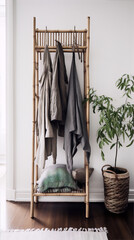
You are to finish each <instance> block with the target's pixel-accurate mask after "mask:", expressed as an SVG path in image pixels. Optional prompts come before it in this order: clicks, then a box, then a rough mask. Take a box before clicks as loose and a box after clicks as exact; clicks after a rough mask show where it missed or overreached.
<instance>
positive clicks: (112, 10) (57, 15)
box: [7, 0, 134, 201]
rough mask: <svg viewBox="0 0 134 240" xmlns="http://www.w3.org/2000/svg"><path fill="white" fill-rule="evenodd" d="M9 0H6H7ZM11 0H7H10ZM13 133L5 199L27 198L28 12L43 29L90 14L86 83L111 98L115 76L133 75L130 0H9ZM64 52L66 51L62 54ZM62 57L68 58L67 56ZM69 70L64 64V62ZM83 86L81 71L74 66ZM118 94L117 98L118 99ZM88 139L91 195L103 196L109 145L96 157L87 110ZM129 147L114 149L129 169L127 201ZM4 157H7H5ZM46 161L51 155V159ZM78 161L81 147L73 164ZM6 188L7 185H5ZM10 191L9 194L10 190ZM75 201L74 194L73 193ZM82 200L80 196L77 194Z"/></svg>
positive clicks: (81, 23)
mask: <svg viewBox="0 0 134 240" xmlns="http://www.w3.org/2000/svg"><path fill="white" fill-rule="evenodd" d="M7 2H8V1H7ZM9 2H10V0H9ZM13 4H14V5H13V10H14V15H13V17H14V19H13V20H14V22H13V23H14V38H13V39H14V56H13V59H14V75H13V86H14V99H13V103H14V106H13V111H14V112H13V116H14V124H13V129H14V134H13V142H14V147H13V150H14V151H13V164H14V165H13V166H14V176H13V179H12V181H13V182H14V188H13V189H9V191H8V192H7V198H8V199H15V200H29V199H30V183H31V158H32V149H31V147H32V67H33V65H32V62H33V58H32V57H33V52H32V51H33V48H32V44H33V36H32V26H33V22H32V21H33V16H36V17H37V27H38V28H42V29H43V28H45V27H46V26H47V27H48V29H71V28H72V29H73V27H74V25H75V26H76V27H77V29H85V28H86V27H87V16H90V18H91V42H90V85H91V87H94V88H95V89H97V91H98V94H107V95H110V96H111V97H113V98H114V99H119V96H121V95H120V94H119V93H118V91H117V90H116V88H115V81H116V80H117V79H118V78H119V77H120V76H121V75H122V74H124V73H131V74H134V69H133V68H132V67H133V66H134V44H133V41H134V31H133V25H134V1H133V0H117V1H115V0H98V1H97V0H83V1H80V0H73V1H72V0H68V1H63V0H55V1H52V0H49V1H47V0H14V1H13ZM67 58H68V57H67V56H66V59H67ZM67 61H69V60H68V59H67ZM68 70H69V66H68ZM79 78H80V79H79V80H80V82H81V86H82V80H83V79H82V72H81V68H79ZM121 101H122V99H121V98H120V99H119V100H117V103H118V102H121ZM90 120H91V124H90V129H91V131H90V143H91V148H92V155H91V167H94V169H95V170H94V173H93V175H92V177H91V179H90V200H91V201H102V200H103V180H102V175H101V167H102V166H103V165H104V164H107V163H110V164H113V159H114V153H115V152H114V150H113V151H109V150H108V147H107V148H106V151H105V152H106V159H107V160H106V161H105V162H103V161H102V160H101V157H100V150H99V148H98V145H97V143H96V129H97V127H98V118H97V115H93V114H92V112H91V115H90ZM58 146H59V149H60V151H59V152H58V161H59V162H65V158H64V157H63V156H64V152H63V150H62V141H61V140H59V142H58ZM133 156H134V146H133V147H131V148H128V149H126V148H123V149H122V150H120V152H119V156H118V165H119V166H121V167H126V168H127V169H128V170H129V172H130V196H129V199H130V200H134V175H133V173H132V171H133V170H132V169H133ZM8 161H9V159H8ZM50 163H51V160H50ZM82 163H83V152H82V150H81V149H80V150H79V154H77V155H76V157H75V161H74V165H75V166H80V165H81V164H82ZM7 187H8V186H7ZM12 190H13V194H11V192H12ZM44 200H45V201H48V200H50V201H54V200H55V201H60V200H64V201H67V200H72V198H62V197H61V198H59V197H55V198H45V199H44ZM73 200H74V201H77V200H78V199H77V198H73ZM80 200H81V199H80Z"/></svg>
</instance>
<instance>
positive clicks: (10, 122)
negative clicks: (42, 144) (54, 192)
mask: <svg viewBox="0 0 134 240" xmlns="http://www.w3.org/2000/svg"><path fill="white" fill-rule="evenodd" d="M13 2H14V1H13V0H6V167H7V174H6V176H7V178H6V199H7V200H15V164H14V161H15V158H14V76H13V74H14V41H13V40H14V28H13V24H14V16H13V13H14V3H13Z"/></svg>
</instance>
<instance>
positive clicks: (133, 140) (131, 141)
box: [126, 140, 134, 147]
mask: <svg viewBox="0 0 134 240" xmlns="http://www.w3.org/2000/svg"><path fill="white" fill-rule="evenodd" d="M133 142H134V140H132V141H131V142H130V144H128V145H127V146H126V147H130V146H131V145H132V144H133Z"/></svg>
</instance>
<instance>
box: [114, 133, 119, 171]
mask: <svg viewBox="0 0 134 240" xmlns="http://www.w3.org/2000/svg"><path fill="white" fill-rule="evenodd" d="M118 142H119V139H118V136H117V141H116V152H115V168H116V163H117V154H118Z"/></svg>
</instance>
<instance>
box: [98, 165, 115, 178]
mask: <svg viewBox="0 0 134 240" xmlns="http://www.w3.org/2000/svg"><path fill="white" fill-rule="evenodd" d="M104 167H112V166H111V165H109V164H106V165H104V166H103V167H102V168H101V171H102V175H103V173H104V172H107V173H113V174H114V175H115V178H117V174H116V173H115V172H114V171H112V170H108V169H106V170H103V169H104Z"/></svg>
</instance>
